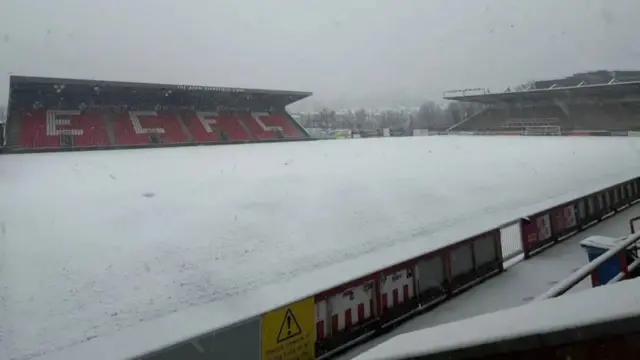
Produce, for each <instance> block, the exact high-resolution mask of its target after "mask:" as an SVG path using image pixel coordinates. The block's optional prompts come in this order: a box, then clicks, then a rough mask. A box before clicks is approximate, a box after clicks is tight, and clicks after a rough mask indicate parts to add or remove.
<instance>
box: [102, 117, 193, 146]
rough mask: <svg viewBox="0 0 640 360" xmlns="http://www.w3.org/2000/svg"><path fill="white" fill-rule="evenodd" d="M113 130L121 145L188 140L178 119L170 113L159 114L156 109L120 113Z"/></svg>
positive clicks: (182, 141)
mask: <svg viewBox="0 0 640 360" xmlns="http://www.w3.org/2000/svg"><path fill="white" fill-rule="evenodd" d="M113 130H114V132H115V137H116V142H117V143H118V144H119V145H144V144H150V143H184V142H187V137H186V135H185V134H184V133H183V132H182V128H180V124H179V122H178V119H177V118H176V117H175V116H173V115H172V114H168V113H161V114H157V113H156V112H154V111H130V112H125V113H120V114H118V115H116V117H115V119H114V122H113Z"/></svg>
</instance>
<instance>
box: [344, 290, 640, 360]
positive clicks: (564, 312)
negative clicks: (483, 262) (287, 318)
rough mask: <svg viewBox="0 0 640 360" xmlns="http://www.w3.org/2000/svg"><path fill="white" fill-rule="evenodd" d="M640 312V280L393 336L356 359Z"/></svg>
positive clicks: (399, 355)
mask: <svg viewBox="0 0 640 360" xmlns="http://www.w3.org/2000/svg"><path fill="white" fill-rule="evenodd" d="M639 315H640V279H634V280H627V281H623V282H620V283H616V284H613V285H607V286H601V287H598V288H594V289H590V290H585V291H582V292H579V293H576V294H569V295H563V296H561V297H558V298H554V299H549V300H543V301H535V302H531V303H528V304H525V305H522V306H518V307H515V308H511V309H507V310H502V311H497V312H494V313H490V314H484V315H479V316H476V317H472V318H469V319H465V320H460V321H456V322H452V323H448V324H444V325H440V326H435V327H432V328H427V329H424V330H418V331H413V332H410V333H405V334H402V335H398V336H396V337H393V338H391V339H389V340H387V341H385V342H384V343H382V344H380V345H378V346H376V347H374V348H372V349H371V350H369V351H367V352H365V353H363V354H361V355H360V356H357V357H355V358H354V360H378V359H379V360H382V359H384V360H393V359H403V358H408V357H411V356H425V355H433V354H438V353H442V352H447V351H452V350H457V349H464V348H471V347H474V346H478V345H482V344H491V343H495V342H498V341H504V340H509V339H517V338H521V337H526V336H531V335H537V334H544V333H550V332H555V331H559V330H564V329H572V328H576V327H579V326H584V325H588V324H597V323H601V322H608V321H614V320H619V319H624V318H628V317H632V316H639Z"/></svg>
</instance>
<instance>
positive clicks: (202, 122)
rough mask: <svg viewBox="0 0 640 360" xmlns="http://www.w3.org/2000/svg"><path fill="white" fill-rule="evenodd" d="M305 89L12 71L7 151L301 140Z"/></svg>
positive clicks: (305, 133) (303, 134)
mask: <svg viewBox="0 0 640 360" xmlns="http://www.w3.org/2000/svg"><path fill="white" fill-rule="evenodd" d="M310 95H311V93H308V92H296V91H278V90H259V89H239V88H224V87H209V86H192V85H162V84H143V83H128V82H112V81H94V80H75V79H55V78H42V77H26V76H11V79H10V93H9V108H8V117H7V125H6V126H7V128H6V145H7V150H8V151H13V152H16V151H38V150H40V151H42V150H44V151H51V150H70V149H104V148H130V147H145V146H162V145H164V146H167V145H197V144H221V143H239V142H240V143H243V142H260V141H282V140H307V139H309V135H308V133H307V132H306V131H305V130H304V129H303V128H302V127H301V126H300V125H299V124H298V123H297V122H296V121H295V120H293V118H291V116H290V115H289V114H288V113H287V112H286V110H285V106H286V105H288V104H290V103H293V102H296V101H298V100H301V99H303V98H306V97H308V96H310Z"/></svg>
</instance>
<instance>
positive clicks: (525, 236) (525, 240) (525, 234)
mask: <svg viewBox="0 0 640 360" xmlns="http://www.w3.org/2000/svg"><path fill="white" fill-rule="evenodd" d="M530 223H531V219H528V218H521V219H520V241H522V252H523V254H524V258H525V260H526V259H528V258H529V257H531V255H530V254H529V231H528V229H527V224H530Z"/></svg>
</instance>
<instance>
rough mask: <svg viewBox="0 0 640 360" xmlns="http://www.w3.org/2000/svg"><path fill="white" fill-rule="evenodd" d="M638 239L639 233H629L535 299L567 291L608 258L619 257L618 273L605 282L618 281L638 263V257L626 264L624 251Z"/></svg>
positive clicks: (558, 294) (592, 273)
mask: <svg viewBox="0 0 640 360" xmlns="http://www.w3.org/2000/svg"><path fill="white" fill-rule="evenodd" d="M638 241H640V234H631V235H629V236H627V237H626V239H625V240H623V241H621V242H620V243H619V244H618V245H616V246H614V247H613V248H611V249H609V250H607V251H606V252H605V253H604V254H602V255H600V256H598V257H597V258H596V259H594V260H593V261H591V262H590V263H588V264H587V265H585V266H583V267H582V268H580V269H578V270H577V271H576V272H574V273H573V274H571V276H569V277H568V278H566V279H564V280H563V281H561V282H559V283H558V284H556V285H555V286H554V287H552V288H551V289H549V290H548V291H547V292H545V293H544V294H542V295H540V296H538V297H537V298H536V300H545V299H550V298H554V297H558V296H560V295H562V294H564V293H566V292H567V291H569V290H570V289H571V288H572V287H574V286H576V285H577V284H578V283H580V282H581V281H582V280H584V279H585V278H587V277H588V276H591V277H592V279H593V277H594V276H595V273H596V271H597V270H598V268H599V267H600V266H601V265H602V264H604V263H605V262H607V261H608V260H610V259H612V258H614V257H618V258H619V259H620V269H621V271H620V273H618V275H616V276H615V277H613V278H612V279H611V280H609V282H607V284H611V283H615V282H618V281H620V280H622V279H625V278H627V277H628V275H629V272H630V271H632V270H634V269H635V268H637V267H638V266H639V265H640V258H636V259H635V260H634V261H633V262H632V263H631V264H627V258H626V252H627V250H628V249H629V248H631V247H634V246H636V243H637V242H638Z"/></svg>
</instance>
